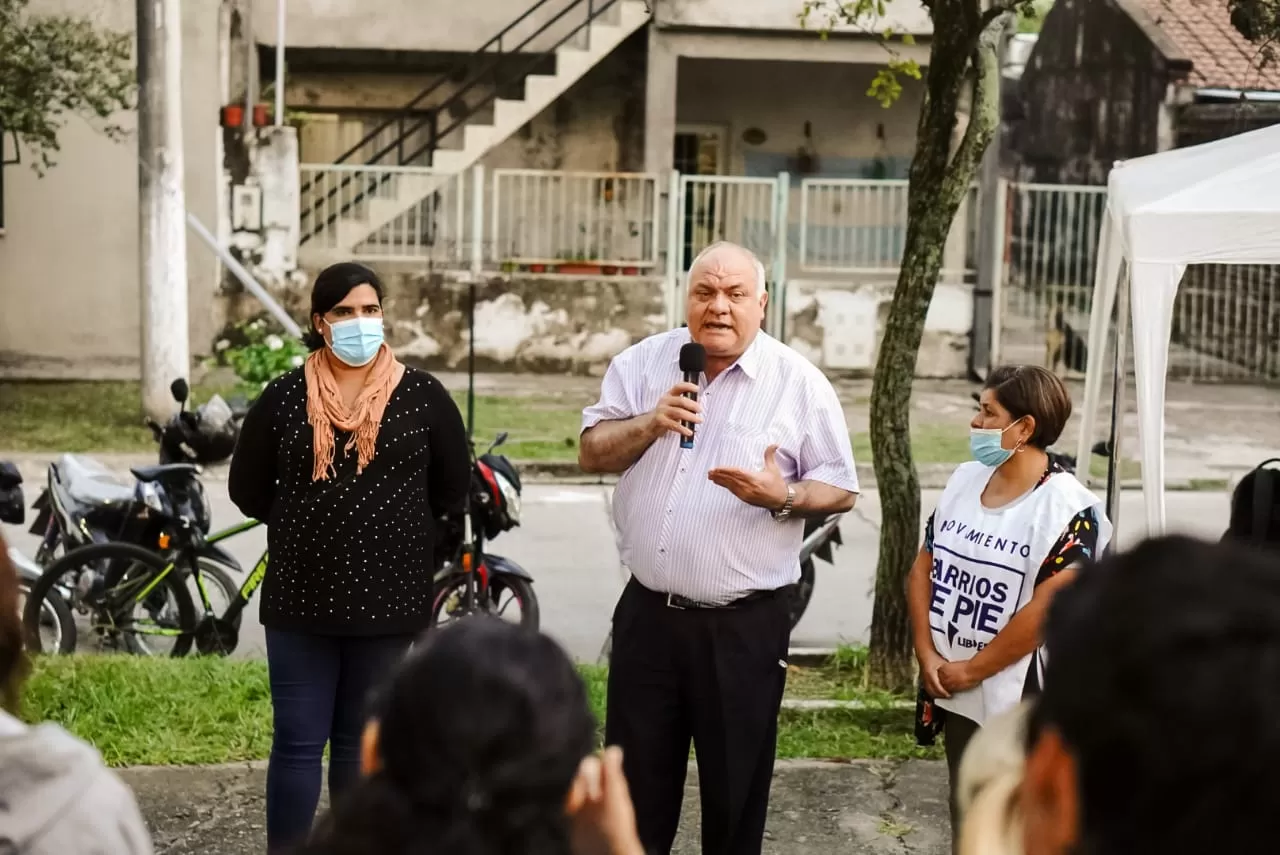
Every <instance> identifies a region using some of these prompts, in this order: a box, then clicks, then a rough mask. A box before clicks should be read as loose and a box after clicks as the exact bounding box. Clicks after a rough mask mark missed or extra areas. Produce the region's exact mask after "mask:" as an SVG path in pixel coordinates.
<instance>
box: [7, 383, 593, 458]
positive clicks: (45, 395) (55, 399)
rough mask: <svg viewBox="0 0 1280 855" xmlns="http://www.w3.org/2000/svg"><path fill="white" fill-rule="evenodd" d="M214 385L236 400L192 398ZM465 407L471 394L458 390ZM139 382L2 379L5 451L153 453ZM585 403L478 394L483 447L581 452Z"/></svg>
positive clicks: (524, 453)
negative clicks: (504, 436)
mask: <svg viewBox="0 0 1280 855" xmlns="http://www.w3.org/2000/svg"><path fill="white" fill-rule="evenodd" d="M214 393H217V394H220V395H222V396H223V397H224V398H226V399H228V400H231V399H232V398H233V397H234V396H235V395H236V392H235V389H234V388H230V387H227V388H223V387H213V388H209V387H205V388H202V387H196V388H195V389H194V390H193V399H194V400H195V401H197V402H200V401H205V400H208V398H209V397H211V396H212V395H213V394H214ZM453 398H454V400H455V401H457V403H458V408H459V410H461V411H462V414H463V418H466V413H467V395H466V392H465V391H463V392H461V393H459V392H455V393H453ZM140 406H141V405H140V402H139V398H138V384H136V383H128V382H113V381H103V382H52V381H51V382H42V381H8V380H6V381H0V448H2V449H3V450H5V451H37V452H38V451H56V452H64V451H70V452H81V453H86V452H120V453H149V452H152V451H154V450H155V442H154V441H153V440H152V438H151V431H149V430H148V429H147V428H146V427H145V426H144V425H143V422H142V414H141V409H140ZM581 419H582V409H581V407H576V406H570V405H568V404H566V403H565V402H562V401H558V400H556V399H554V398H539V397H519V398H504V397H496V396H477V397H476V437H477V441H478V442H480V443H482V444H483V445H482V448H481V450H482V451H483V450H484V447H487V445H488V443H489V442H491V441H492V440H493V438H494V437H495V436H496V435H497V434H498V433H499V432H500V431H504V430H505V431H507V432H508V433H509V434H510V437H509V439H508V440H507V445H506V446H505V453H506V454H507V455H508V456H509V457H512V458H514V459H521V460H575V459H577V456H578V447H577V438H578V431H579V428H580V426H581Z"/></svg>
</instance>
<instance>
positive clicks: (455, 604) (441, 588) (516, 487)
mask: <svg viewBox="0 0 1280 855" xmlns="http://www.w3.org/2000/svg"><path fill="white" fill-rule="evenodd" d="M506 441H507V434H506V433H505V432H504V433H500V434H498V436H497V438H496V439H495V440H494V441H493V444H492V445H490V446H489V449H488V451H486V452H485V453H484V454H481V455H479V456H478V457H477V456H476V455H475V448H474V445H473V446H472V452H471V455H472V467H471V468H472V479H471V491H470V495H469V496H468V501H467V509H466V510H465V511H462V512H460V513H457V514H451V515H448V516H446V517H445V518H444V519H443V520H441V524H440V535H439V554H442V555H445V556H447V558H446V559H445V560H444V561H443V562H442V563H441V566H440V569H439V570H438V571H437V573H436V581H435V596H434V602H433V604H432V623H433V625H440V624H441V623H444V622H446V621H445V620H442V618H447V619H448V620H456V619H460V618H463V617H467V616H469V615H473V614H489V615H495V616H498V617H502V616H503V614H504V612H505V611H506V609H507V607H508V605H509V604H510V603H509V602H508V603H507V604H504V602H503V596H504V595H505V594H510V596H511V598H512V600H513V601H514V602H515V603H516V604H518V605H519V607H520V624H521V625H522V626H525V627H528V628H530V629H535V630H536V629H537V628H538V625H539V622H540V619H541V618H540V614H539V609H538V598H537V596H536V595H535V594H534V592H533V576H531V575H530V574H529V571H527V570H525V569H524V568H523V567H521V566H520V565H519V564H517V563H516V562H514V561H512V560H511V559H509V558H505V557H503V556H501V555H495V554H493V553H489V552H486V551H485V543H486V542H487V541H489V540H492V539H494V538H495V537H498V536H499V535H501V534H502V533H504V532H507V531H510V530H511V529H513V528H515V527H516V526H518V525H520V500H521V490H522V486H521V483H520V473H519V471H517V469H516V468H515V466H514V465H512V463H511V461H510V460H508V459H507V458H506V456H504V455H501V454H494V449H496V448H498V447H499V446H501V445H502V444H503V443H505V442H506Z"/></svg>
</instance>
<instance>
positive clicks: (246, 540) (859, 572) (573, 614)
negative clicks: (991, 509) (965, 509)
mask: <svg viewBox="0 0 1280 855" xmlns="http://www.w3.org/2000/svg"><path fill="white" fill-rule="evenodd" d="M207 487H208V490H209V494H210V496H211V497H212V499H213V503H214V524H215V525H216V526H218V527H221V526H224V525H230V524H232V523H233V522H236V521H237V520H239V519H240V518H241V517H240V514H239V512H238V511H236V509H235V508H234V507H233V506H232V504H231V502H230V501H229V500H228V499H227V496H226V483H225V482H223V481H220V480H214V479H210V480H209V481H208V482H207ZM609 490H610V488H608V487H602V486H572V485H557V484H529V485H527V487H526V489H525V501H524V520H523V525H522V526H521V527H520V528H518V529H516V530H514V531H512V532H509V533H508V534H505V535H503V536H502V537H500V538H499V539H497V540H496V541H494V542H493V544H492V547H493V550H494V551H495V552H498V553H501V554H503V555H506V556H508V557H510V558H512V559H513V560H515V561H517V562H518V563H520V564H521V565H523V566H524V567H525V568H526V569H528V570H529V572H530V573H532V574H533V577H534V579H535V580H536V584H535V586H534V587H535V590H536V591H537V594H538V602H539V604H540V606H541V609H542V626H543V628H544V629H546V630H547V631H548V632H550V633H551V634H552V635H554V636H555V637H556V638H558V639H559V640H560V641H561V643H563V644H564V645H565V646H566V647H567V648H568V649H569V651H570V653H572V654H573V656H574V657H576V658H577V659H579V660H582V661H595V660H596V659H597V658H598V657H599V654H600V650H601V647H602V645H603V643H604V640H605V636H606V635H607V634H608V628H609V616H610V613H611V610H612V608H613V604H614V602H615V600H616V599H617V596H618V593H619V592H620V591H621V589H622V585H623V583H624V582H625V575H624V573H623V571H622V569H621V568H620V566H619V564H618V554H617V549H616V548H615V545H614V539H613V532H612V529H611V527H610V524H609V514H608V504H607V502H608V496H609ZM938 495H939V491H937V490H929V491H925V493H924V507H925V508H926V509H929V508H932V507H933V506H934V504H935V503H936V502H937V499H938ZM29 498H34V497H29ZM1167 506H1168V516H1169V526H1170V529H1171V530H1173V531H1184V532H1187V533H1190V534H1196V535H1199V536H1202V537H1208V538H1213V539H1216V538H1217V537H1219V536H1221V534H1222V531H1223V530H1224V529H1225V528H1226V525H1227V516H1228V495H1227V494H1226V493H1219V492H1172V493H1169V494H1168V497H1167ZM926 513H927V510H926ZM879 523H880V504H879V496H878V495H877V494H876V493H875V492H870V491H869V492H868V493H866V494H864V495H863V496H862V497H860V498H859V500H858V507H857V508H856V510H855V511H854V512H853V513H851V514H849V515H848V517H847V518H846V521H845V523H844V525H843V533H844V538H845V544H844V546H843V547H842V548H841V549H840V550H838V551H837V553H836V564H835V566H834V567H832V566H831V565H828V564H824V563H822V562H819V563H818V580H817V589H816V591H815V594H814V599H813V602H812V604H811V605H810V608H809V611H808V613H807V614H806V615H805V617H804V620H803V621H802V622H801V624H800V627H799V628H798V630H797V632H796V635H795V638H794V640H793V643H794V644H795V646H797V647H814V646H821V647H825V646H831V645H834V644H837V643H839V642H841V641H847V642H856V641H863V642H865V641H866V639H867V633H868V629H869V626H870V622H871V595H872V587H873V584H874V579H875V572H874V570H875V559H876V554H877V548H878V546H877V544H878V541H877V537H878V535H877V528H878V526H879ZM4 534H5V537H6V538H7V539H8V540H9V542H10V543H11V544H12V545H14V546H17V547H18V548H20V549H23V550H25V551H27V554H28V555H30V554H31V553H32V552H33V551H34V548H35V546H36V539H35V538H34V537H33V536H32V535H29V534H27V533H26V532H25V531H22V530H20V529H16V528H13V527H5V532H4ZM1143 534H1145V523H1144V522H1143V520H1142V496H1141V494H1140V493H1138V492H1136V491H1128V492H1126V493H1125V494H1124V498H1123V501H1122V504H1121V530H1120V543H1121V544H1122V545H1123V544H1130V543H1133V542H1134V541H1136V540H1138V539H1140V538H1141V537H1142V535H1143ZM265 545H266V531H265V529H261V528H259V529H255V530H253V531H250V532H248V533H246V534H243V535H240V536H239V537H237V538H235V539H234V540H233V541H231V542H230V543H228V544H227V546H228V548H229V549H230V551H231V552H232V554H234V555H235V556H236V558H237V559H239V561H240V563H241V564H242V565H243V566H244V567H246V568H249V567H252V566H253V564H254V563H255V562H256V560H257V558H258V556H259V555H260V554H261V552H262V550H263V549H264V548H265ZM256 604H257V603H256V599H255V602H254V603H253V604H252V605H251V609H250V612H249V613H248V614H247V615H246V620H245V625H244V630H243V634H242V640H241V647H240V650H239V653H240V655H245V656H260V655H262V653H263V636H262V628H261V626H259V625H258V623H257V608H256Z"/></svg>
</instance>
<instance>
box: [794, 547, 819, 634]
mask: <svg viewBox="0 0 1280 855" xmlns="http://www.w3.org/2000/svg"><path fill="white" fill-rule="evenodd" d="M816 578H817V574H816V573H815V571H814V567H813V559H812V558H806V559H805V560H804V561H803V562H802V563H801V564H800V581H799V582H797V583H795V584H794V585H792V586H791V587H790V589H789V590H788V591H787V611H788V613H789V614H790V615H791V629H792V631H795V628H796V627H797V626H798V625H799V623H800V618H802V617H804V613H805V610H807V609H808V608H809V601H810V600H811V599H813V584H814V581H815V580H816Z"/></svg>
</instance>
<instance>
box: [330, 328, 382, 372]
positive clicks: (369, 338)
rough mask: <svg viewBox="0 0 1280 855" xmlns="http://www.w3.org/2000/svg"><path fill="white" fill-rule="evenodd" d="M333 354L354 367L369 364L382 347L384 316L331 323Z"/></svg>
mask: <svg viewBox="0 0 1280 855" xmlns="http://www.w3.org/2000/svg"><path fill="white" fill-rule="evenodd" d="M329 330H330V331H331V332H332V333H333V344H331V345H330V347H331V348H332V349H333V355H334V356H336V357H338V358H339V359H341V360H342V361H343V362H345V363H346V364H347V365H350V366H351V367H352V368H359V367H360V366H362V365H368V364H369V363H370V362H371V361H373V358H374V357H375V356H377V355H378V349H379V348H381V347H382V340H383V335H382V318H352V319H351V320H349V321H338V322H337V323H336V324H329Z"/></svg>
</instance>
